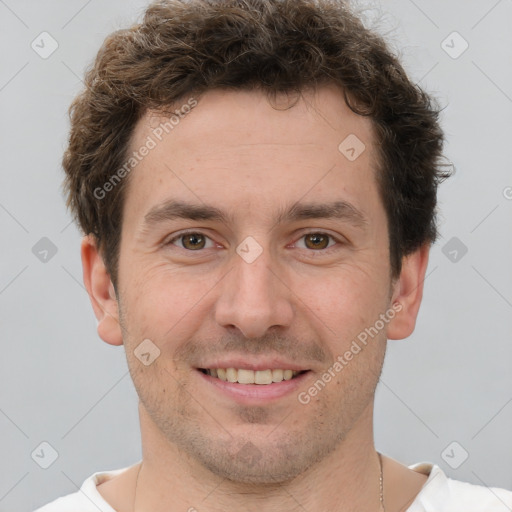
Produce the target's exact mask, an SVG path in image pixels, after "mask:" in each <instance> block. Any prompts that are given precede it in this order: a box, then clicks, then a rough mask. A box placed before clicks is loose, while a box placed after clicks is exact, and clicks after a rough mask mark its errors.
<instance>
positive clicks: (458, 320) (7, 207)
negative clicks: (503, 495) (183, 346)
mask: <svg viewBox="0 0 512 512" xmlns="http://www.w3.org/2000/svg"><path fill="white" fill-rule="evenodd" d="M145 4H146V2H144V1H142V0H140V1H135V0H130V1H126V0H109V1H108V2H106V1H101V2H100V1H99V0H89V1H84V0H67V1H60V2H58V1H56V0H37V1H36V0H30V1H28V0H27V1H17V0H5V1H4V0H0V42H1V48H2V65H1V66H0V111H1V116H0V144H1V147H0V150H1V151H0V155H1V161H0V162H1V163H0V166H1V167H0V168H1V188H0V226H1V234H2V257H1V260H0V265H1V267H0V322H1V323H0V326H1V336H2V351H1V354H2V357H0V365H1V369H0V375H1V381H0V393H1V395H0V432H1V436H0V453H1V457H0V465H1V467H0V511H10V512H21V511H29V510H32V509H33V508H36V507H37V506H40V505H42V504H43V503H46V502H48V501H50V500H52V499H55V498H56V497H57V496H60V495H63V494H67V493H69V492H74V491H76V490H77V488H78V486H79V485H81V483H82V482H83V480H84V479H85V478H86V477H87V476H89V475H90V474H92V473H93V472H95V471H99V470H107V469H115V468H121V467H124V466H127V465H130V464H133V463H134V462H136V461H137V460H139V458H140V456H141V450H140V437H139V425H138V416H137V396H136V393H135V391H134V388H133V386H132V383H131V380H130V377H129V374H128V370H127V366H126V362H125V357H124V353H123V348H122V347H111V346H109V345H107V344H105V343H103V342H102V341H101V340H100V339H99V338H98V336H97V334H96V321H95V318H94V316H93V313H92V309H91V307H90V305H89V300H88V297H87V294H86V293H85V291H84V288H83V285H82V278H81V264H80V258H79V242H80V234H79V233H78V231H77V229H76V228H75V226H74V225H73V224H70V217H69V214H68V213H67V211H66V209H65V206H64V200H63V197H62V192H61V188H60V183H61V179H62V171H61V168H60V160H61V156H62V151H63V148H64V146H65V142H66V137H67V130H68V119H67V107H68V105H69V104H70V102H71V100H72V98H73V97H74V95H75V94H76V93H77V92H78V91H79V90H80V88H81V86H82V84H81V81H80V77H81V76H82V74H83V70H84V68H85V66H86V65H87V64H88V63H89V62H90V61H91V59H92V58H93V57H94V55H95V54H96V51H97V49H98V48H99V45H100V43H101V41H102V40H103V38H104V37H105V36H106V35H107V34H108V33H110V32H111V31H113V30H114V29H117V28H121V27H124V26H126V25H127V24H130V23H131V22H133V21H134V20H135V19H136V18H137V16H138V15H139V14H140V13H141V12H142V10H143V7H144V5H145ZM359 4H360V5H361V6H367V7H369V8H370V9H369V10H368V11H366V17H367V21H368V23H370V24H372V25H373V26H376V27H377V28H378V29H379V30H380V31H381V32H382V33H385V34H387V37H388V39H390V41H391V42H392V44H393V46H394V47H395V48H396V50H397V51H399V52H400V54H401V55H402V58H403V61H404V64H405V66H406V69H407V70H408V71H409V73H410V75H411V77H412V78H413V79H414V81H415V82H420V84H421V85H422V86H423V87H425V88H426V89H427V90H428V91H429V92H431V93H433V94H434V95H435V96H436V97H437V98H438V99H439V101H440V103H441V104H442V105H444V106H446V108H445V110H444V112H443V117H442V123H443V127H444V129H445V131H446V134H447V138H448V143H447V146H446V148H445V153H446V156H447V158H448V159H449V160H450V161H451V162H453V164H454V165H455V167H456V169H457V174H456V175H455V177H453V178H452V179H451V180H449V181H448V182H446V183H445V184H444V185H443V186H442V188H441V191H440V207H441V210H442V214H441V216H440V221H441V232H442V239H440V240H439V242H438V243H437V244H436V245H435V246H434V248H433V250H432V252H431V260H430V264H429V270H428V278H427V280H426V283H425V297H424V302H423V306H422V310H421V312H420V315H419V320H418V325H417V328H416V331H415V333H414V335H413V336H411V337H410V338H409V339H408V340H404V341H391V342H390V344H389V350H388V354H387V357H386V362H385V367H384V373H383V375H382V383H381V384H380V385H379V388H378V391H377V403H376V418H375V432H376V434H375V435H376V445H377V448H378V449H379V450H380V451H382V452H383V453H385V454H387V455H389V456H391V457H393V458H395V459H397V460H399V461H401V462H403V463H406V464H412V463H415V462H419V461H430V462H435V463H436V464H439V465H440V466H441V467H442V469H443V470H445V471H446V473H447V474H448V475H449V476H451V477H453V478H457V479H461V480H467V481H470V482H473V483H478V484H482V485H483V484H486V485H490V486H498V487H506V488H509V489H510V488H512V436H511V432H512V428H511V427H512V403H511V402H512V372H511V370H510V368H511V361H512V340H511V337H512V334H511V333H512V315H511V313H512V271H511V270H510V262H511V261H512V237H511V232H512V231H511V228H512V225H511V224H512V223H511V218H512V200H511V199H510V198H512V188H507V187H512V172H511V166H510V162H511V153H512V149H511V148H512V144H511V143H510V136H511V135H512V133H511V132H512V130H511V123H510V120H511V119H512V116H511V114H512V99H511V98H512V85H511V84H512V71H511V67H510V63H511V62H512V32H511V30H510V20H511V19H512V2H511V1H510V0H501V1H496V0H478V1H476V0H473V1H468V0H451V1H449V2H447V1H442V0H435V1H432V0H430V1H426V0H415V1H412V0H393V1H386V2H377V1H374V2H368V1H364V2H359ZM379 9H381V10H382V12H381V13H379ZM43 31H47V32H49V33H50V34H51V36H52V37H53V38H54V39H55V40H56V41H57V42H58V45H59V46H58V49H57V50H56V51H55V52H54V53H53V54H52V55H50V56H49V57H48V58H47V59H43V58H41V57H40V56H39V54H38V53H36V52H35V51H34V50H33V49H32V48H31V43H32V41H33V40H36V43H37V42H38V41H39V44H40V45H41V43H40V39H41V38H40V37H38V36H39V34H40V33H41V32H43ZM453 31H457V32H458V33H459V34H460V36H462V37H463V38H464V39H465V40H466V41H467V42H468V43H469V48H468V49H467V50H466V51H465V52H464V53H463V54H462V55H460V56H458V58H452V56H450V55H448V53H447V52H446V51H445V49H447V50H448V51H449V52H451V53H452V55H453V54H454V53H459V51H460V50H461V49H462V48H463V46H462V44H463V42H462V40H461V39H460V38H458V36H450V37H448V36H449V35H450V34H451V33H452V32H453ZM447 37H448V39H446V38H447ZM444 40H446V42H445V43H444V45H443V44H442V42H443V41H444ZM443 46H444V48H445V49H443ZM450 47H451V48H450ZM45 48H46V49H48V48H50V43H49V40H46V43H45ZM507 196H508V198H509V199H507ZM43 237H47V238H48V239H49V240H51V242H52V244H54V246H55V248H56V249H57V252H56V254H54V255H53V254H52V251H51V248H50V250H49V252H48V253H47V254H46V253H44V250H45V249H47V250H48V241H42V242H40V239H41V238H43ZM453 237H456V239H455V240H452V238H453ZM38 243H39V245H36V244H38ZM448 243H449V244H450V245H448V246H446V244H448ZM45 244H46V245H45ZM461 244H464V246H465V247H467V250H468V252H467V253H466V254H463V251H462V248H463V246H462V245H461ZM34 246H35V247H36V248H35V249H34V250H33V247H34ZM443 247H446V248H445V253H446V255H445V253H443ZM54 250H55V249H54ZM454 250H455V251H456V253H454V252H453V251H454ZM34 253H35V254H34ZM450 253H451V254H450ZM44 257H46V261H41V258H43V259H44ZM455 257H456V260H455V261H453V260H454V258H455ZM43 441H46V442H48V443H49V444H50V445H51V446H52V447H53V449H55V450H56V451H57V452H58V458H57V459H56V461H55V462H54V463H53V464H52V465H51V466H50V467H49V468H48V469H42V468H41V467H40V466H39V464H44V463H45V462H46V463H48V462H50V459H49V457H50V454H51V450H50V449H49V448H45V447H44V446H43V452H44V456H43V455H42V453H43V452H41V447H40V443H41V442H43ZM453 442H456V443H458V444H455V445H452V444H451V443H453ZM450 445H451V446H450ZM447 447H448V448H447ZM34 451H35V453H39V457H38V456H37V455H34V458H32V456H31V454H32V453H33V452H34ZM466 452H467V453H468V454H469V457H468V458H467V460H465V461H464V462H463V463H462V464H460V463H461V461H462V460H463V459H464V456H465V453H466ZM36 461H37V463H36ZM38 463H39V464H38ZM458 464H460V466H459V467H458V468H457V469H455V466H457V465H458Z"/></svg>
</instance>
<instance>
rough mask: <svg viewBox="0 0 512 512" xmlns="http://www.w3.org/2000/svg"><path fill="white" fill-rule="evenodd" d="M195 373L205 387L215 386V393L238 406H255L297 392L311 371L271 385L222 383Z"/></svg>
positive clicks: (214, 378)
mask: <svg viewBox="0 0 512 512" xmlns="http://www.w3.org/2000/svg"><path fill="white" fill-rule="evenodd" d="M213 368H215V367H213ZM219 368H222V366H219ZM228 368H230V367H228ZM231 368H236V367H231ZM242 368H243V367H242ZM266 368H268V366H267V367H265V369H266ZM247 369H252V368H247ZM290 369H292V368H290ZM195 373H197V375H198V376H199V377H200V378H202V379H203V381H204V382H205V383H206V384H207V385H209V386H215V390H216V391H219V392H221V393H222V394H223V395H225V396H227V397H228V398H230V399H232V400H235V401H236V402H238V403H240V404H246V405H255V404H257V403H268V402H269V401H270V402H271V401H275V400H276V399H278V398H282V397H284V396H286V395H290V394H292V393H293V392H297V390H298V389H299V388H300V387H301V386H302V385H303V383H304V380H305V379H307V378H308V377H309V374H310V373H311V371H306V372H304V373H301V374H299V375H297V376H296V377H294V378H293V379H290V380H283V381H281V382H273V383H272V384H240V383H238V382H227V381H223V380H221V379H218V378H217V377H212V376H210V375H206V374H204V373H202V372H201V371H200V370H197V369H196V372H195Z"/></svg>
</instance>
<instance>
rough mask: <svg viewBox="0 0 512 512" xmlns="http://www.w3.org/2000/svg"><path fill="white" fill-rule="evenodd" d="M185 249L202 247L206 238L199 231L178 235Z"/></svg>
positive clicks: (192, 249) (193, 249)
mask: <svg viewBox="0 0 512 512" xmlns="http://www.w3.org/2000/svg"><path fill="white" fill-rule="evenodd" d="M178 240H180V241H181V243H182V245H183V247H184V248H185V249H189V250H191V251H195V250H197V249H203V248H204V246H205V244H206V240H205V236H204V235H202V234H201V233H187V234H185V235H182V236H180V237H179V239H178Z"/></svg>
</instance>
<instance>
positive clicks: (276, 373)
mask: <svg viewBox="0 0 512 512" xmlns="http://www.w3.org/2000/svg"><path fill="white" fill-rule="evenodd" d="M198 370H199V371H200V372H201V373H203V374H204V375H208V376H210V377H213V378H214V379H218V380H221V381H224V382H231V383H237V384H258V385H262V386H268V385H270V384H276V383H280V382H283V381H288V380H293V379H296V378H298V377H299V376H300V375H302V374H304V373H307V372H309V371H310V370H290V369H281V368H267V369H266V370H249V369H245V368H198Z"/></svg>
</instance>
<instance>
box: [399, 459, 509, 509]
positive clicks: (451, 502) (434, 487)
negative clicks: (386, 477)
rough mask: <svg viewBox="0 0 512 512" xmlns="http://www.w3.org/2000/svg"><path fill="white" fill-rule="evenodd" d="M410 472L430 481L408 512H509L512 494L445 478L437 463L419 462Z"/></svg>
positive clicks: (411, 467)
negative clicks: (426, 475) (425, 476)
mask: <svg viewBox="0 0 512 512" xmlns="http://www.w3.org/2000/svg"><path fill="white" fill-rule="evenodd" d="M409 468H410V469H413V470H414V471H418V472H420V473H424V474H428V475H429V477H428V480H427V481H426V482H425V484H424V485H423V488H422V489H421V491H420V493H419V494H418V496H417V497H416V499H415V500H414V502H413V504H412V505H411V507H409V509H408V511H407V512H444V511H445V512H482V511H492V512H510V511H511V510H512V491H508V490H506V489H500V488H497V487H487V486H485V485H475V484H470V483H468V482H462V481H459V480H454V479H452V478H449V477H447V476H446V474H445V473H444V471H443V470H442V469H441V468H440V467H439V466H437V465H436V464H431V463H426V462H423V463H418V464H414V465H412V466H409Z"/></svg>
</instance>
